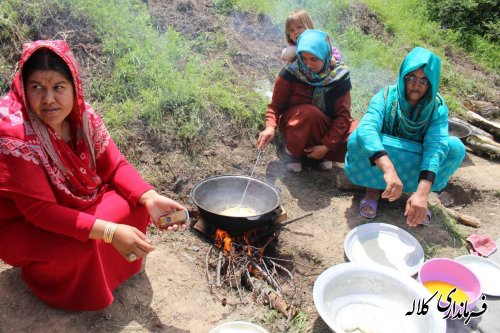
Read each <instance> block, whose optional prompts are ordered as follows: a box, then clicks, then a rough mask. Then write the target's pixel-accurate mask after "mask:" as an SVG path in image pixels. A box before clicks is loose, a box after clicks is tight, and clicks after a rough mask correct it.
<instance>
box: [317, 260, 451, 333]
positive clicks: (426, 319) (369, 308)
mask: <svg viewBox="0 0 500 333" xmlns="http://www.w3.org/2000/svg"><path fill="white" fill-rule="evenodd" d="M431 296H432V295H431V294H430V292H429V291H428V290H427V289H426V288H425V287H424V286H423V285H421V284H420V283H418V282H417V281H416V280H414V279H412V278H411V277H409V276H408V275H405V274H403V273H401V272H398V271H396V270H394V269H391V268H387V267H384V266H380V265H370V264H361V263H343V264H339V265H335V266H333V267H331V268H329V269H327V270H326V271H324V272H323V273H321V275H320V276H319V277H318V278H317V280H316V282H315V283H314V288H313V298H314V304H315V306H316V309H317V310H318V313H319V314H320V316H321V318H322V319H323V321H324V322H325V323H326V324H327V325H328V326H329V327H330V328H331V329H332V330H333V331H335V332H336V333H344V332H358V331H362V332H386V333H387V332H398V333H399V332H405V333H421V332H426V333H444V332H446V321H445V320H444V319H443V318H442V314H441V313H440V312H439V311H438V309H437V301H435V300H434V299H432V300H431V301H429V302H428V303H427V305H428V312H426V315H425V316H422V315H419V314H417V309H416V308H417V305H416V304H420V303H419V301H421V300H422V299H425V300H426V301H427V300H429V299H430V298H431ZM414 307H415V308H414ZM412 310H414V311H413V312H412V314H410V315H407V313H409V312H410V311H412ZM420 314H421V313H420ZM356 329H358V330H356Z"/></svg>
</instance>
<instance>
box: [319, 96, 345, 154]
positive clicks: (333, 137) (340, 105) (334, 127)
mask: <svg viewBox="0 0 500 333" xmlns="http://www.w3.org/2000/svg"><path fill="white" fill-rule="evenodd" d="M334 107H335V117H334V118H332V123H331V125H330V130H329V131H328V133H327V134H326V135H325V137H324V138H323V139H322V140H321V143H322V144H324V145H325V146H327V147H328V149H329V150H330V151H335V150H337V148H338V146H339V144H341V143H342V142H343V141H344V139H345V134H346V132H347V131H349V128H350V124H351V93H350V92H349V91H348V92H347V93H345V94H344V95H342V96H340V97H339V98H337V100H336V101H335V105H334Z"/></svg>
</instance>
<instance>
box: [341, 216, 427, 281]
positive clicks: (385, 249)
mask: <svg viewBox="0 0 500 333" xmlns="http://www.w3.org/2000/svg"><path fill="white" fill-rule="evenodd" d="M344 250H345V254H346V256H347V258H348V259H349V261H352V262H358V263H369V264H378V265H382V266H386V267H390V268H393V269H395V270H398V271H400V272H402V273H404V274H407V275H410V276H412V275H415V274H416V273H417V272H418V270H419V268H420V266H421V265H422V264H423V262H424V250H423V249H422V246H421V245H420V243H419V242H418V240H416V239H415V237H413V236H412V235H410V234H409V233H408V232H407V231H405V230H403V229H401V228H399V227H396V226H394V225H391V224H386V223H377V222H374V223H367V224H363V225H360V226H359V227H356V228H354V229H352V230H351V231H350V232H349V234H347V236H346V238H345V241H344Z"/></svg>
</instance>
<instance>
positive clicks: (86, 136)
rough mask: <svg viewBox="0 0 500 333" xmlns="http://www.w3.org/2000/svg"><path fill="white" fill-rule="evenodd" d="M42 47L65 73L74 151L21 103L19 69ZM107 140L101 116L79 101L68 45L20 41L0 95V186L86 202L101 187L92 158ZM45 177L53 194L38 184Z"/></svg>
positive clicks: (50, 198)
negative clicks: (14, 68)
mask: <svg viewBox="0 0 500 333" xmlns="http://www.w3.org/2000/svg"><path fill="white" fill-rule="evenodd" d="M42 48H45V49H49V50H50V51H52V52H54V53H55V54H56V55H57V56H59V57H60V58H61V59H62V60H63V61H64V62H65V63H66V64H67V65H68V68H69V69H70V72H71V76H72V81H73V86H74V89H75V103H74V106H73V110H72V111H71V114H70V115H69V116H68V118H67V119H68V120H69V122H70V127H71V134H72V138H71V140H72V143H73V145H74V149H75V151H73V150H72V148H71V147H70V146H68V144H66V143H65V142H64V141H63V140H62V139H61V138H60V137H59V136H58V135H57V134H56V133H55V132H54V130H53V129H52V128H51V127H50V126H48V125H47V124H45V123H44V122H43V121H41V120H40V119H39V118H38V117H37V116H36V115H35V114H34V113H33V112H32V111H31V110H30V109H29V107H28V104H27V100H26V95H25V90H24V83H23V82H22V69H23V67H24V65H25V64H26V61H27V60H28V59H29V58H30V57H31V56H32V55H33V54H34V53H35V52H36V51H38V50H40V49H42ZM109 141H110V136H109V133H108V132H107V130H106V128H105V127H104V124H103V123H102V120H101V119H100V117H99V116H98V115H97V114H96V113H95V111H94V110H93V109H92V108H91V106H90V105H88V104H86V103H85V101H84V97H83V89H82V82H81V80H80V73H79V70H78V66H77V63H76V59H75V57H74V56H73V54H72V53H71V50H70V48H69V46H68V44H67V43H66V42H64V41H60V40H52V41H36V42H33V43H27V44H25V45H24V48H23V51H22V55H21V60H20V62H19V71H18V72H17V73H16V75H15V76H14V79H13V82H12V85H11V90H10V92H9V94H8V95H7V96H5V97H3V98H2V99H0V190H4V191H8V192H15V193H20V194H23V195H26V196H30V197H34V198H38V199H42V200H46V201H50V202H59V203H61V202H62V203H65V204H66V205H68V206H71V207H81V206H84V205H87V204H89V203H90V202H92V201H93V200H95V199H96V197H98V195H99V193H100V192H101V190H102V188H101V185H102V180H101V179H100V177H99V176H98V175H97V173H96V160H97V159H98V157H99V156H100V155H101V154H102V153H103V152H104V151H105V149H106V147H107V146H108V144H109ZM46 179H49V181H50V183H51V184H52V187H53V189H54V192H53V193H47V192H46V191H45V190H42V189H41V186H39V184H40V182H44V181H46Z"/></svg>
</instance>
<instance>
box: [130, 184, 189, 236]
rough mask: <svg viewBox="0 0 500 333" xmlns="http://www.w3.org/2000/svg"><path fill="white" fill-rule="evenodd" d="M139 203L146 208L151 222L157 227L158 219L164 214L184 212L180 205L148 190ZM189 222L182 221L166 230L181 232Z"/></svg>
mask: <svg viewBox="0 0 500 333" xmlns="http://www.w3.org/2000/svg"><path fill="white" fill-rule="evenodd" d="M139 203H140V204H142V205H144V206H146V208H147V210H148V213H149V216H151V219H153V222H154V223H155V224H156V225H158V219H159V218H160V217H161V216H163V215H166V214H169V213H172V212H174V211H177V210H186V208H185V207H184V206H182V205H181V204H180V203H178V202H176V201H174V200H172V199H170V198H167V197H165V196H163V195H160V194H158V192H156V191H155V190H149V191H147V192H146V193H144V194H143V195H142V196H141V198H140V199H139ZM188 222H189V221H183V222H180V223H179V224H174V225H171V226H169V227H168V228H167V230H168V231H176V230H179V231H183V230H185V229H186V227H187V223H188Z"/></svg>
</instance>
